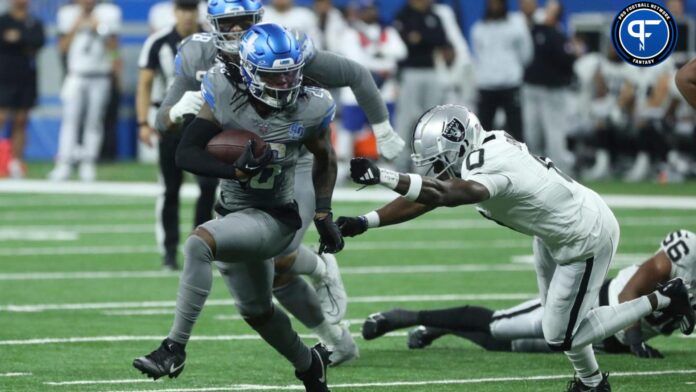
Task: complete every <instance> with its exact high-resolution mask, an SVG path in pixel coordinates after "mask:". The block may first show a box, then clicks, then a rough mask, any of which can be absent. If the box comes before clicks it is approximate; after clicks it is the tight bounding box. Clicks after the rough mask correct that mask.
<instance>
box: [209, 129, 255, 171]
mask: <svg viewBox="0 0 696 392" xmlns="http://www.w3.org/2000/svg"><path fill="white" fill-rule="evenodd" d="M251 139H254V140H256V148H255V150H254V156H256V157H258V156H259V155H261V153H262V152H263V149H264V147H265V146H266V143H265V142H264V141H263V139H261V137H260V136H258V135H257V134H255V133H253V132H249V131H245V130H242V129H239V130H237V129H232V130H227V131H222V132H220V133H218V134H217V135H215V137H214V138H212V139H210V141H209V142H208V146H207V147H206V148H205V149H206V150H207V151H208V152H209V153H211V154H212V155H213V156H214V157H215V158H217V159H219V160H221V161H223V162H226V163H234V162H235V161H236V160H237V159H238V158H239V156H240V155H242V153H243V152H244V149H245V148H246V144H247V142H248V141H249V140H251Z"/></svg>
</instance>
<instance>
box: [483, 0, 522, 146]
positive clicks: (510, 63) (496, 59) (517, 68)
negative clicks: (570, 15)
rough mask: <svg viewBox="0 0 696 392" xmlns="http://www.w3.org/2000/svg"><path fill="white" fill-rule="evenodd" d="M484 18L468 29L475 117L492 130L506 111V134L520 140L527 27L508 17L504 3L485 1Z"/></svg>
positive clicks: (497, 0)
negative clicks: (500, 112) (498, 115)
mask: <svg viewBox="0 0 696 392" xmlns="http://www.w3.org/2000/svg"><path fill="white" fill-rule="evenodd" d="M486 5H487V6H486V14H485V16H484V18H483V20H482V21H478V22H476V23H475V24H474V26H473V27H472V29H471V40H472V46H473V48H474V55H475V57H474V65H475V71H476V85H477V87H478V90H479V102H478V115H479V119H480V120H481V126H483V128H484V129H495V127H494V124H493V120H494V118H495V115H496V112H497V110H498V109H503V110H504V111H505V126H504V128H505V130H507V131H508V132H509V133H510V134H511V135H512V136H513V137H515V138H517V139H518V140H522V108H521V103H520V87H521V85H522V78H523V76H524V68H525V67H526V66H527V64H529V62H530V61H531V60H532V56H533V54H534V47H533V44H532V39H531V36H530V33H529V30H528V28H527V26H526V25H525V24H524V23H522V22H521V19H520V18H518V17H512V16H509V15H508V11H507V5H506V2H505V0H487V2H486Z"/></svg>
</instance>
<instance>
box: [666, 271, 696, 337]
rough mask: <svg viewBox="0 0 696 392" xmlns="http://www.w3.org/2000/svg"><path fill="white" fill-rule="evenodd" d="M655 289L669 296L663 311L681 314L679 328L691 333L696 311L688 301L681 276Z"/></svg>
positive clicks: (687, 293)
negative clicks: (667, 303)
mask: <svg viewBox="0 0 696 392" xmlns="http://www.w3.org/2000/svg"><path fill="white" fill-rule="evenodd" d="M657 291H658V292H659V293H660V294H662V295H664V296H666V297H669V299H670V300H671V301H670V303H669V306H667V307H666V308H664V309H662V312H663V313H667V314H672V315H675V316H681V317H682V319H681V322H680V329H681V331H682V333H683V334H684V335H691V333H692V332H694V326H695V325H696V312H695V311H694V308H692V307H691V302H690V301H689V289H688V288H687V287H686V285H685V284H684V281H683V280H682V279H681V278H674V279H672V280H670V281H669V282H667V283H665V284H662V285H659V286H657Z"/></svg>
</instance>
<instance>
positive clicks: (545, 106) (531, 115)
mask: <svg viewBox="0 0 696 392" xmlns="http://www.w3.org/2000/svg"><path fill="white" fill-rule="evenodd" d="M570 105H571V103H570V92H569V91H568V89H566V88H563V87H561V88H548V87H543V86H533V85H525V86H524V87H523V88H522V119H523V121H524V128H523V129H524V142H525V144H527V147H528V148H529V151H531V152H532V153H533V154H536V155H540V156H545V157H548V158H550V159H551V160H552V161H553V162H554V163H555V164H556V166H558V168H559V169H561V170H563V171H566V172H570V170H571V169H573V163H574V161H575V160H574V158H573V154H572V153H571V152H570V150H568V141H567V137H568V134H569V132H570V126H569V122H570V113H569V112H570Z"/></svg>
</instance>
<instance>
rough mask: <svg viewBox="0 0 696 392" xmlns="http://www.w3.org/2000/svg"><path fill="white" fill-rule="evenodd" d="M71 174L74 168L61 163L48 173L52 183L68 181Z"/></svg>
mask: <svg viewBox="0 0 696 392" xmlns="http://www.w3.org/2000/svg"><path fill="white" fill-rule="evenodd" d="M71 174H72V168H71V166H70V165H69V164H66V163H59V164H57V165H56V167H55V168H53V170H51V172H50V173H48V179H49V180H51V181H67V180H68V178H70V175H71Z"/></svg>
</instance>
